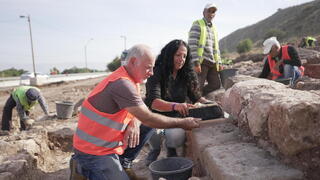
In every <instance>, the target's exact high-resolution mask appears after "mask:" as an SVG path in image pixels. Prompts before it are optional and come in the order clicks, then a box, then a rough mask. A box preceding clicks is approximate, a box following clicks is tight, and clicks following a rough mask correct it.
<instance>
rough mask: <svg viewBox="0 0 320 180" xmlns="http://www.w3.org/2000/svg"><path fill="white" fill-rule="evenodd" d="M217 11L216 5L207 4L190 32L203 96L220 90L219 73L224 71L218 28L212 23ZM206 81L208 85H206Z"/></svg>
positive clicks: (195, 65)
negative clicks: (200, 17)
mask: <svg viewBox="0 0 320 180" xmlns="http://www.w3.org/2000/svg"><path fill="white" fill-rule="evenodd" d="M217 10H218V8H217V6H216V5H215V4H213V3H209V4H207V5H206V6H205V7H204V10H203V18H202V19H199V20H196V21H194V22H193V24H192V27H191V29H190V32H189V40H188V44H189V46H190V51H191V56H192V61H193V63H194V69H195V71H196V72H197V73H198V77H199V83H200V89H201V90H202V95H203V96H205V95H207V94H208V93H210V92H212V91H214V90H217V89H219V88H220V85H221V83H220V78H219V73H218V72H219V70H220V69H222V66H221V58H220V50H219V41H218V35H217V30H216V27H215V25H214V24H213V23H212V21H213V18H214V17H215V15H216V12H217ZM206 80H207V82H208V84H207V85H204V84H205V81H206Z"/></svg>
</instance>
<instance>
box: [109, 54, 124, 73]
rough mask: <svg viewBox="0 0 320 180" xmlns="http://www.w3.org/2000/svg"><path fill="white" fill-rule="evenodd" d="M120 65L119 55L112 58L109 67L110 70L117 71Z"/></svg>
mask: <svg viewBox="0 0 320 180" xmlns="http://www.w3.org/2000/svg"><path fill="white" fill-rule="evenodd" d="M120 66H121V61H120V58H119V57H115V58H114V59H113V60H112V62H111V63H109V64H108V65H107V68H108V69H109V70H110V71H115V70H116V69H118V68H119V67H120Z"/></svg>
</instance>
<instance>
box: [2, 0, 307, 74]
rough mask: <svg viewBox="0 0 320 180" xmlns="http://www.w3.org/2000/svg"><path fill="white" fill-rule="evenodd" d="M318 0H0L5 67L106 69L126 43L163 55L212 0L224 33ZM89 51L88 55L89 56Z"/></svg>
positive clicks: (3, 61) (217, 19) (216, 22)
mask: <svg viewBox="0 0 320 180" xmlns="http://www.w3.org/2000/svg"><path fill="white" fill-rule="evenodd" d="M310 1H312V0H214V1H208V0H156V1H155V0H0V71H1V70H4V69H8V68H11V67H14V68H16V69H24V70H28V71H33V68H32V54H31V45H30V44H31V43H30V34H29V25H28V21H27V19H26V18H20V16H28V15H29V16H30V19H31V29H32V37H33V49H34V62H35V66H36V71H37V72H42V73H49V70H50V69H51V68H53V67H56V68H58V69H59V70H60V71H62V70H64V69H67V68H71V67H73V66H76V67H79V68H83V67H85V66H86V62H87V67H88V68H90V69H98V70H105V69H106V65H107V64H108V63H109V62H111V61H112V60H113V59H114V58H115V57H116V56H119V55H120V54H121V52H122V51H123V50H124V49H125V48H126V49H129V48H130V47H131V46H133V45H135V44H147V45H149V46H150V47H151V48H152V49H153V52H154V53H155V54H156V55H157V54H158V53H159V52H160V50H161V48H162V47H163V46H164V45H165V44H167V43H168V42H169V41H171V40H173V39H183V40H187V38H188V36H187V35H188V32H189V30H190V27H191V24H192V22H193V21H194V20H197V19H200V18H202V17H203V15H202V11H203V8H204V6H205V5H206V4H207V3H215V4H216V5H217V7H218V11H217V13H216V17H215V19H214V23H215V24H216V26H217V29H218V36H219V39H221V38H223V37H224V36H227V35H228V34H230V33H232V32H233V31H235V30H237V29H239V28H243V27H246V26H249V25H252V24H254V23H256V22H258V21H260V20H263V19H265V18H267V17H269V16H271V15H272V14H274V13H275V12H277V10H278V9H279V8H286V7H290V6H294V5H299V4H302V3H305V2H310ZM85 54H86V55H87V58H85Z"/></svg>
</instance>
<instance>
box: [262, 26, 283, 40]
mask: <svg viewBox="0 0 320 180" xmlns="http://www.w3.org/2000/svg"><path fill="white" fill-rule="evenodd" d="M272 36H275V37H277V39H278V40H279V41H281V40H283V39H284V38H285V36H286V33H285V32H284V31H281V30H280V29H270V30H269V31H268V32H267V33H266V34H265V36H264V39H268V38H269V37H272Z"/></svg>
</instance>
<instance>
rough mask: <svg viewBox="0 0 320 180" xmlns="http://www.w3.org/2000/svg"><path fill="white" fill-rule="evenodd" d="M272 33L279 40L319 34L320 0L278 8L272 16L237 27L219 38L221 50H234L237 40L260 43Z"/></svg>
mask: <svg viewBox="0 0 320 180" xmlns="http://www.w3.org/2000/svg"><path fill="white" fill-rule="evenodd" d="M272 34H279V35H280V37H278V39H279V40H280V41H288V40H297V39H300V38H301V37H303V36H307V35H311V36H317V35H319V34H320V0H315V1H312V2H308V3H304V4H301V5H297V6H293V7H289V8H286V9H278V11H277V12H276V13H275V14H273V15H272V16H270V17H268V18H266V19H264V20H262V21H260V22H258V23H256V24H253V25H250V26H247V27H244V28H241V29H238V30H236V31H234V32H233V33H231V34H229V35H228V36H226V37H224V38H222V39H221V40H220V42H219V43H220V49H221V51H223V50H226V51H228V52H232V51H235V50H236V46H237V44H238V43H239V41H241V40H243V39H247V38H249V39H251V40H252V42H253V43H256V44H258V45H261V44H260V43H261V42H262V41H263V40H264V39H265V38H266V37H267V36H268V35H272Z"/></svg>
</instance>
